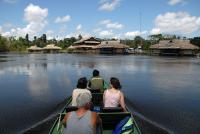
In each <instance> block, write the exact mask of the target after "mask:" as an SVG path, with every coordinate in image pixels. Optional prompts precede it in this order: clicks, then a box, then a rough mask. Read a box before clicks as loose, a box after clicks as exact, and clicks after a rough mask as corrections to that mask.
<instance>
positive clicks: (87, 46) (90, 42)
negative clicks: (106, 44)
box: [69, 37, 101, 52]
mask: <svg viewBox="0 0 200 134" xmlns="http://www.w3.org/2000/svg"><path fill="white" fill-rule="evenodd" d="M100 43H101V41H100V40H99V39H97V38H95V37H87V38H82V39H81V40H79V41H76V42H74V44H73V46H70V48H69V49H72V50H73V51H74V52H95V50H96V46H97V45H99V44H100Z"/></svg>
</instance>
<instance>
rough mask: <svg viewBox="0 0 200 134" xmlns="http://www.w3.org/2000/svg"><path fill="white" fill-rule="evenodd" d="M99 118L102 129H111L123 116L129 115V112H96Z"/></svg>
mask: <svg viewBox="0 0 200 134" xmlns="http://www.w3.org/2000/svg"><path fill="white" fill-rule="evenodd" d="M98 114H99V116H100V118H101V120H102V125H103V129H105V130H113V129H114V128H115V126H116V125H117V124H118V123H119V122H120V121H121V120H122V119H124V118H125V117H127V116H130V117H131V113H129V112H117V113H98Z"/></svg>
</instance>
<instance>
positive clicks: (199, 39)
mask: <svg viewBox="0 0 200 134" xmlns="http://www.w3.org/2000/svg"><path fill="white" fill-rule="evenodd" d="M190 43H191V44H194V45H196V46H199V47H200V37H194V38H192V39H190Z"/></svg>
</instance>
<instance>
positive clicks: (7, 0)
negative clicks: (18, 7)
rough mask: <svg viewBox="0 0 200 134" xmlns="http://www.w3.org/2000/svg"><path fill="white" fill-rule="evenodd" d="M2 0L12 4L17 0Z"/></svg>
mask: <svg viewBox="0 0 200 134" xmlns="http://www.w3.org/2000/svg"><path fill="white" fill-rule="evenodd" d="M4 2H7V3H10V4H14V3H17V2H18V0H4Z"/></svg>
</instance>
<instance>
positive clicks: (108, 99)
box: [104, 89, 121, 107]
mask: <svg viewBox="0 0 200 134" xmlns="http://www.w3.org/2000/svg"><path fill="white" fill-rule="evenodd" d="M120 95H121V93H120V91H119V90H118V91H112V90H111V89H109V90H108V89H107V90H106V91H105V94H104V98H105V101H104V107H118V106H119V103H120Z"/></svg>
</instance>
